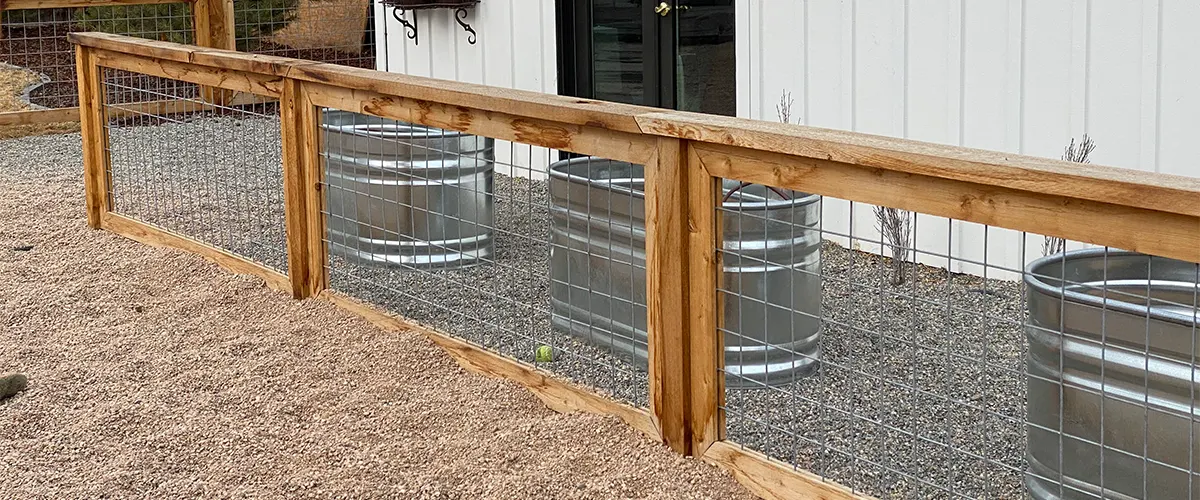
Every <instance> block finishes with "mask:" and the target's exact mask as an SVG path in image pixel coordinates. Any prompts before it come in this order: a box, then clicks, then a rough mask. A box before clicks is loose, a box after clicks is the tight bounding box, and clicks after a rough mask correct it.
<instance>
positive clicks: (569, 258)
mask: <svg viewBox="0 0 1200 500" xmlns="http://www.w3.org/2000/svg"><path fill="white" fill-rule="evenodd" d="M324 117H325V118H324V119H325V126H324V133H323V137H324V139H323V151H322V157H323V158H324V161H325V184H324V186H323V189H324V191H325V192H326V196H327V200H326V210H325V215H326V219H327V225H328V228H329V231H328V241H327V243H328V245H329V259H328V273H329V279H330V288H332V289H334V290H337V291H340V292H342V293H345V294H347V295H350V296H352V297H355V298H358V299H361V300H364V301H367V302H369V303H373V304H375V305H378V306H381V307H383V308H385V309H387V310H389V311H392V312H395V313H397V314H400V315H402V316H405V317H407V318H410V319H413V320H416V321H419V322H421V323H423V324H426V325H428V326H431V327H433V328H436V329H438V330H440V331H442V332H445V333H447V334H449V335H452V336H455V337H457V338H460V339H463V340H466V341H469V342H472V343H475V344H477V345H480V346H482V347H484V348H487V349H489V350H491V351H493V352H498V353H500V354H503V355H506V356H510V357H513V358H516V359H517V360H520V361H523V362H526V363H529V364H532V365H535V366H537V367H539V368H542V369H545V370H548V371H551V372H554V373H556V374H559V375H562V376H564V377H567V378H569V379H572V380H574V381H576V382H579V383H582V384H584V385H587V386H590V387H592V388H595V389H597V390H599V391H601V392H604V393H608V394H610V395H612V396H614V397H616V398H618V399H621V400H624V401H627V402H631V403H634V404H637V405H642V406H644V405H645V404H646V397H647V378H646V360H645V346H646V339H645V323H646V310H645V285H644V283H645V255H644V250H643V249H644V231H640V230H638V229H636V228H634V227H632V224H630V223H628V222H622V217H624V218H626V219H628V214H641V213H642V211H643V209H644V201H643V200H642V199H641V198H640V196H630V194H631V189H629V186H628V184H629V183H628V182H624V181H623V180H622V179H619V178H612V177H611V176H608V177H605V176H607V175H608V174H612V173H613V171H612V170H611V169H609V168H608V165H609V164H608V163H607V162H604V161H603V160H598V159H597V160H594V161H593V160H590V159H582V160H576V161H575V163H569V164H568V163H556V160H558V157H559V153H558V152H556V151H552V150H548V149H545V148H541V147H534V146H530V145H526V144H519V143H511V142H506V141H498V140H492V139H489V138H484V137H476V136H469V135H464V134H459V133H456V132H449V131H442V130H438V129H427V128H422V127H413V126H410V125H408V124H405V123H402V122H396V121H392V120H384V119H380V118H375V117H370V116H366V115H361V114H354V113H345V112H341V111H337V110H326V111H325V113H324ZM589 172H595V173H596V174H597V175H598V176H600V177H599V178H600V179H602V180H601V182H597V183H593V184H591V185H588V184H587V183H586V182H584V181H582V179H583V178H572V176H573V175H575V174H578V175H582V176H585V177H584V178H586V175H587V174H588V173H589ZM573 181H575V182H573ZM622 184H625V185H622ZM588 234H591V235H593V236H597V237H603V239H605V241H604V242H603V243H599V244H596V245H589V242H588V241H587V240H586V239H585V238H582V237H581V236H586V235H588ZM639 283H640V285H639ZM585 304H591V305H594V306H596V309H600V308H602V309H603V310H591V309H592V308H591V307H580V306H583V305H585ZM589 310H590V312H591V314H587V313H586V312H588V311H589Z"/></svg>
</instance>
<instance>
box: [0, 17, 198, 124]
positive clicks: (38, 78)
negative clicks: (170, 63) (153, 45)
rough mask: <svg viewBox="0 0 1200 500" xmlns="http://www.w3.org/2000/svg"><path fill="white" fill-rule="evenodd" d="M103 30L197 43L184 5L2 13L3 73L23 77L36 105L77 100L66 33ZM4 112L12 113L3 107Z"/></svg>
mask: <svg viewBox="0 0 1200 500" xmlns="http://www.w3.org/2000/svg"><path fill="white" fill-rule="evenodd" d="M79 31H104V32H109V33H118V34H122V35H130V36H136V37H141V38H149V39H154V40H167V41H172V42H179V43H194V40H195V36H194V27H193V25H192V15H191V8H190V7H189V6H188V4H186V3H171V4H159V5H132V6H111V7H87V8H61V9H22V10H10V11H5V12H3V21H2V23H0V35H2V36H0V63H3V66H0V75H3V77H4V79H5V80H14V79H21V81H22V83H23V85H21V86H22V87H25V88H22V89H10V90H18V91H20V92H21V93H22V94H24V92H23V91H24V90H26V89H28V94H27V97H26V98H25V99H27V100H28V104H30V105H31V106H32V107H33V108H69V107H72V106H77V105H78V104H79V102H78V101H79V94H78V91H77V90H76V84H75V82H76V77H75V49H74V47H72V45H71V43H70V42H69V41H67V34H69V33H73V32H79ZM0 111H12V110H11V109H3V110H0Z"/></svg>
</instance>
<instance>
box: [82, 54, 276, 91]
mask: <svg viewBox="0 0 1200 500" xmlns="http://www.w3.org/2000/svg"><path fill="white" fill-rule="evenodd" d="M93 50H94V53H95V56H96V62H97V64H99V65H101V66H104V67H106V68H113V69H121V70H126V71H132V72H134V73H140V74H143V75H150V76H157V77H162V78H170V79H173V80H180V81H184V82H189V83H195V84H198V85H203V86H208V87H218V88H221V89H225V90H228V91H237V92H248V93H251V94H255V95H259V96H265V97H274V98H278V97H279V95H280V94H281V93H282V91H283V78H282V77H278V76H271V75H266V74H260V73H254V72H246V71H237V70H231V69H224V68H214V67H211V66H204V65H199V64H192V63H186V62H177V61H173V60H169V59H160V58H157V57H155V56H143V55H133V54H122V53H119V52H114V51H112V50H107V49H93Z"/></svg>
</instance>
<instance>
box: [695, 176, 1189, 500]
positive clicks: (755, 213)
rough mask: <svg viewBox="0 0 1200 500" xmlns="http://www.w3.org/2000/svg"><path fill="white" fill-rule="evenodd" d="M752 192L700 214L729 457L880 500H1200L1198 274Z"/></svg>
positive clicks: (948, 223)
mask: <svg viewBox="0 0 1200 500" xmlns="http://www.w3.org/2000/svg"><path fill="white" fill-rule="evenodd" d="M726 185H727V186H729V185H733V186H740V185H739V184H738V183H736V182H734V183H732V184H731V183H729V182H727V183H726ZM751 188H757V189H759V193H760V194H762V195H763V196H762V198H755V199H752V200H747V201H748V202H747V201H743V202H740V203H730V202H728V201H727V202H726V203H724V204H722V206H721V207H719V208H717V209H716V210H717V212H718V214H719V217H721V218H722V219H723V221H724V223H725V225H724V233H723V237H724V241H723V244H722V245H721V246H719V247H717V248H718V250H719V251H720V252H721V255H722V258H723V263H724V276H723V278H724V280H723V284H722V286H721V289H720V297H721V301H722V302H723V303H724V304H725V309H724V311H725V316H724V319H725V322H724V324H723V325H722V326H721V327H720V328H719V331H720V332H721V335H723V337H724V340H725V367H724V369H723V370H722V376H723V377H724V378H725V381H726V390H725V392H724V403H723V405H722V410H723V411H724V412H725V416H726V422H727V425H728V438H729V439H730V440H732V441H734V442H737V443H739V444H741V445H744V446H746V447H749V448H752V449H755V450H759V451H762V452H764V453H766V454H768V455H770V456H772V457H774V458H777V459H779V460H781V461H783V462H785V463H788V464H791V465H794V466H795V467H798V468H801V469H805V470H808V471H811V472H813V473H815V474H818V475H820V476H821V477H823V478H828V479H829V480H832V481H836V482H838V483H840V484H843V485H846V486H849V487H851V488H853V489H854V490H855V491H857V492H861V493H864V494H868V495H871V496H877V497H880V498H1019V497H1027V496H1028V497H1033V498H1038V499H1047V498H1072V499H1076V498H1079V499H1082V498H1200V484H1198V482H1197V479H1198V477H1197V472H1196V470H1197V469H1196V465H1195V459H1196V456H1197V455H1196V453H1197V451H1200V437H1197V435H1196V432H1195V431H1196V430H1197V429H1200V428H1198V427H1196V425H1197V420H1196V418H1197V416H1198V415H1200V414H1197V412H1196V392H1197V389H1200V386H1198V385H1197V379H1198V378H1200V377H1198V375H1200V372H1197V371H1196V343H1195V342H1196V341H1195V339H1196V335H1197V333H1200V331H1198V330H1197V316H1196V314H1197V310H1200V301H1198V297H1200V286H1198V284H1200V265H1198V264H1196V263H1193V262H1185V261H1180V260H1173V259H1167V258H1158V257H1152V256H1148V255H1144V254H1137V253H1132V252H1125V251H1122V250H1117V249H1111V248H1106V247H1098V248H1091V249H1082V248H1079V247H1080V245H1071V248H1072V249H1071V250H1069V251H1067V252H1066V253H1051V254H1050V255H1048V256H1044V255H1043V243H1044V241H1043V240H1044V238H1043V237H1042V236H1040V235H1032V234H1026V233H1022V232H1017V231H1011V230H1007V229H1001V228H996V227H988V226H983V225H979V224H973V223H969V222H963V221H958V220H952V219H947V218H942V217H932V216H929V215H925V214H918V213H913V212H907V211H892V214H888V215H884V212H883V211H877V210H876V209H875V208H874V207H872V206H871V205H867V204H863V203H855V202H852V201H847V200H840V199H835V198H819V197H817V198H816V199H815V200H814V197H811V196H807V195H798V194H794V193H789V192H785V191H781V190H772V189H764V188H762V187H761V186H750V187H741V188H740V189H741V190H742V191H745V190H747V189H751ZM730 198H731V199H732V197H730ZM789 199H790V200H791V203H790V204H789V203H788V202H787V201H786V200H789ZM806 203H808V204H810V205H809V208H806V209H804V210H805V213H804V214H803V215H802V216H799V217H797V216H796V213H794V212H792V211H793V210H796V209H795V208H792V207H797V206H800V205H804V204H806ZM784 207H788V208H784ZM822 209H825V210H827V211H828V212H833V213H827V216H826V217H821V216H820V215H819V214H820V213H821V212H822ZM892 215H894V217H893V216H892ZM889 224H892V225H896V224H899V227H900V228H901V230H900V232H889V231H888V225H889ZM900 233H904V234H905V235H906V236H907V238H900V237H897V236H898V234H900ZM759 324H765V325H767V327H766V328H765V329H759V328H757V325H759ZM748 367H749V368H748ZM764 372H765V373H768V374H769V375H767V376H761V377H759V376H755V374H758V373H764Z"/></svg>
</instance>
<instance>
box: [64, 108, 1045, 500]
mask: <svg viewBox="0 0 1200 500" xmlns="http://www.w3.org/2000/svg"><path fill="white" fill-rule="evenodd" d="M274 126H275V124H274V122H271V121H269V120H263V121H262V123H258V124H247V123H242V124H240V125H234V121H233V120H229V119H202V120H198V121H196V122H193V123H189V124H183V125H169V126H165V127H153V128H147V129H145V131H144V132H142V131H139V132H138V134H140V135H134V136H130V137H129V140H128V141H126V142H127V143H128V144H134V143H140V144H152V143H157V142H158V141H160V140H163V141H166V142H167V143H169V142H170V141H169V140H166V138H168V137H170V138H175V139H179V140H183V139H184V138H186V137H187V136H189V135H190V134H195V133H201V132H198V130H203V132H202V133H205V134H215V135H216V136H217V137H226V136H229V137H232V136H234V135H239V134H240V135H239V136H240V137H253V138H256V141H260V140H261V141H262V144H271V143H272V142H271V141H274V140H276V139H274V138H272V136H270V135H269V133H268V132H267V131H268V130H269V129H270V128H271V127H274ZM238 127H240V128H238ZM246 130H250V131H259V132H254V133H247V132H245V131H246ZM223 134H224V135H223ZM135 138H136V139H135ZM139 141H140V142H139ZM244 142H252V141H244ZM192 143H194V141H192ZM114 144H116V143H115V142H114ZM275 144H277V142H276V143H275ZM242 147H244V148H246V151H245V152H243V153H238V154H236V155H233V156H230V158H235V159H236V158H243V157H244V158H254V159H255V160H253V161H251V163H253V162H255V161H257V162H260V163H264V164H278V160H277V158H278V157H277V156H274V157H272V156H271V153H270V152H267V151H266V149H269V148H266V149H264V148H261V147H260V148H257V149H256V148H255V147H252V146H248V145H247V146H242ZM222 148H226V149H228V148H227V146H224V145H222ZM114 149H116V148H114ZM114 154H117V153H114ZM139 154H140V153H139ZM180 154H182V153H180ZM194 154H201V155H208V156H202V158H212V155H211V154H209V153H204V152H200V153H194ZM274 154H275V155H277V154H278V153H277V152H276V153H274ZM171 158H172V157H171V155H166V157H165V159H164V162H165V163H163V165H164V168H160V169H156V170H155V172H159V173H157V174H155V175H166V174H163V173H162V172H166V173H169V174H170V175H168V179H160V180H158V181H156V182H155V183H150V184H149V185H158V184H162V183H163V182H166V183H167V184H166V185H168V186H170V185H171V184H170V182H182V183H183V184H180V185H200V184H203V183H204V179H211V178H222V177H227V176H229V175H230V174H229V173H228V172H226V170H221V169H228V167H227V166H218V167H216V168H217V169H218V170H214V171H212V172H206V171H199V170H196V169H195V168H194V166H192V165H196V164H193V163H188V165H189V168H188V169H179V168H176V169H171V168H169V164H170V163H171V161H167V160H171ZM76 161H77V160H76ZM172 161H173V160H172ZM212 163H213V162H208V164H212ZM218 163H220V162H218ZM199 164H204V162H201V163H199ZM233 170H234V171H238V170H239V169H237V168H235V169H233ZM242 170H244V169H242ZM141 172H145V170H142V171H141ZM171 172H174V173H171ZM273 172H275V170H272V169H262V170H259V171H256V173H254V174H253V175H251V176H250V178H252V179H254V182H248V183H241V184H239V183H236V182H234V183H226V184H229V185H228V186H227V187H224V188H220V189H217V188H214V189H213V190H211V191H210V192H211V195H212V196H221V195H222V194H221V193H237V192H239V190H242V189H245V188H252V189H257V191H256V192H261V191H262V190H263V189H264V187H270V189H276V188H277V186H278V184H277V179H273V178H272V177H271V176H272V175H278V174H277V173H273ZM496 178H497V181H496V214H497V223H498V227H499V228H501V229H502V230H503V231H504V232H503V233H501V234H499V235H498V237H497V239H496V242H497V243H496V244H497V247H496V258H495V261H494V262H492V263H489V264H488V265H483V266H478V267H473V268H468V269H460V270H452V271H416V272H414V271H406V272H400V271H397V270H393V269H382V268H371V267H362V266H357V265H354V264H350V263H347V262H342V261H340V260H337V259H334V260H333V261H332V262H331V263H330V271H331V282H332V283H331V284H332V286H333V287H334V288H336V289H339V290H342V291H344V292H347V293H349V294H351V295H354V296H357V297H360V298H363V299H366V300H368V301H371V302H374V303H376V304H379V305H382V306H385V307H387V308H389V309H392V310H395V311H398V312H401V313H403V314H404V315H406V316H408V317H411V318H414V319H417V320H419V321H421V322H423V323H426V324H429V325H431V326H434V327H436V328H438V329H440V330H442V331H446V332H449V333H451V334H454V335H456V336H459V337H461V338H464V339H467V340H470V341H474V342H477V343H479V344H481V345H484V346H487V347H488V348H490V349H493V350H496V351H499V352H501V353H504V354H507V355H510V356H513V357H516V358H518V359H522V360H525V361H529V362H532V361H533V359H532V358H533V353H534V351H535V349H536V347H537V346H538V345H541V344H548V345H553V346H554V347H555V348H556V349H557V352H558V357H557V359H556V361H554V362H553V363H541V366H542V367H543V368H546V369H548V370H551V371H553V372H555V373H557V374H560V375H562V376H565V377H567V378H569V379H572V380H576V381H579V382H581V383H584V384H587V385H589V386H591V387H594V388H596V389H598V390H600V391H601V392H606V393H608V394H610V395H612V396H614V397H616V398H618V399H622V400H625V401H629V402H632V403H634V404H641V405H644V404H645V398H646V387H647V382H646V374H645V371H644V367H635V366H634V365H633V364H632V363H630V362H629V360H623V359H621V358H620V357H619V356H614V355H612V354H611V353H609V352H606V351H605V350H603V349H599V348H596V347H593V346H590V345H584V344H581V343H579V342H576V341H575V340H573V339H572V338H570V337H567V336H565V335H563V334H561V333H557V332H555V331H554V330H553V329H551V328H550V321H549V318H550V314H549V312H548V311H549V309H550V307H549V293H550V286H549V285H550V280H549V274H548V262H547V260H548V254H549V251H548V248H547V238H548V228H549V221H548V214H547V210H546V206H547V202H546V196H547V190H546V185H545V183H543V182H538V181H529V180H526V179H510V178H508V177H505V176H502V175H497V177H496ZM172 179H183V180H172ZM188 183H190V184H188ZM218 184H219V183H218ZM280 189H281V188H280ZM279 192H281V190H280V191H279ZM206 196H208V194H207V193H206ZM151 198H152V199H153V198H154V197H151ZM265 198H266V199H273V198H271V197H270V196H266V197H265ZM251 199H257V198H251ZM239 206H240V207H242V208H239V209H238V213H237V214H227V215H223V217H225V218H228V219H229V220H233V221H235V223H234V224H232V225H231V226H230V227H234V228H237V229H236V231H233V232H234V233H236V234H242V235H243V236H242V237H239V238H232V239H229V240H227V242H228V243H229V244H228V245H227V246H226V248H228V249H230V250H231V251H234V252H235V253H240V254H244V255H248V256H251V257H253V258H255V259H257V260H260V261H263V262H271V259H279V258H282V257H281V256H282V255H283V254H282V253H281V251H280V249H281V248H282V243H281V242H282V227H283V225H282V222H281V214H282V211H281V206H277V205H272V204H270V203H264V204H258V205H256V204H254V203H248V204H243V205H239ZM252 207H258V209H259V211H257V212H255V211H252V210H251V208H252ZM201 209H203V210H209V211H212V210H214V207H213V206H212V205H211V204H205V203H203V201H202V202H201V203H199V204H193V205H190V206H186V207H185V209H184V212H186V213H185V214H184V215H180V214H173V215H169V216H167V217H165V218H164V219H162V220H172V217H174V218H180V217H182V218H183V219H185V220H187V219H189V218H193V219H194V218H195V217H196V215H195V212H197V211H203V210H201ZM189 211H190V212H189ZM239 217H240V218H239ZM188 227H191V228H192V230H197V229H195V228H196V227H200V228H202V229H201V230H199V231H200V235H201V236H202V237H204V238H207V240H208V241H214V242H217V243H218V244H221V241H220V240H219V239H214V238H213V237H211V236H210V235H218V234H223V233H222V231H225V232H229V227H216V228H212V227H205V226H203V225H201V226H188ZM185 232H186V231H185ZM188 234H192V233H188ZM239 242H241V243H239ZM245 242H251V243H252V244H245ZM272 242H273V243H272ZM273 245H274V246H273ZM529 256H534V257H532V258H531V257H529ZM889 269H890V266H889V264H888V262H887V260H886V259H883V258H881V257H878V256H874V255H871V254H867V253H862V252H857V251H851V250H847V249H845V248H843V247H840V246H838V245H835V244H832V243H828V242H827V243H826V244H824V245H823V246H822V274H823V275H824V276H825V279H824V280H823V285H822V288H823V295H822V307H823V311H822V314H823V316H824V317H825V318H826V322H825V326H824V330H823V337H822V349H823V358H822V361H823V363H822V365H821V369H820V370H819V372H818V373H817V374H816V375H814V376H811V377H807V378H804V379H801V380H798V381H796V382H794V383H792V384H788V385H785V386H781V387H775V388H771V389H759V390H730V391H728V393H727V395H726V399H727V401H726V410H727V420H728V426H729V427H728V429H729V437H730V439H731V440H733V441H736V442H738V443H742V444H744V445H746V446H748V447H750V448H753V449H756V450H760V451H764V452H766V453H768V454H770V455H772V456H774V457H777V458H779V459H781V460H783V461H785V462H789V463H794V464H796V465H797V466H799V467H801V468H804V469H808V470H811V471H814V472H816V473H818V474H822V475H825V476H828V477H830V478H832V479H835V480H837V481H839V482H842V483H843V484H846V485H849V486H853V487H854V488H856V489H858V490H860V491H863V492H866V493H869V494H873V495H877V496H880V497H889V498H918V497H920V498H924V497H935V498H936V497H946V496H948V494H947V492H946V490H944V489H942V488H945V489H948V490H950V491H954V492H959V493H961V494H963V495H968V496H975V497H998V498H1013V497H1019V496H1022V494H1023V489H1022V486H1021V476H1022V473H1021V471H1022V470H1023V469H1024V466H1025V465H1024V463H1025V461H1024V453H1025V452H1024V450H1025V424H1024V421H1025V415H1024V411H1025V378H1024V352H1023V349H1024V345H1025V342H1024V334H1023V332H1022V330H1021V328H1020V324H1021V322H1022V320H1023V314H1024V312H1023V306H1022V304H1023V295H1022V290H1021V287H1020V285H1019V283H1014V282H1008V281H1000V280H984V279H982V278H978V277H973V276H968V275H959V274H947V273H946V272H945V271H943V270H941V269H936V268H932V267H926V266H915V276H916V278H915V279H911V280H910V281H909V282H908V283H906V284H903V285H900V286H895V285H892V284H890V282H889Z"/></svg>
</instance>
